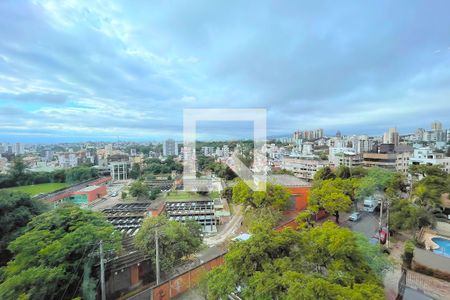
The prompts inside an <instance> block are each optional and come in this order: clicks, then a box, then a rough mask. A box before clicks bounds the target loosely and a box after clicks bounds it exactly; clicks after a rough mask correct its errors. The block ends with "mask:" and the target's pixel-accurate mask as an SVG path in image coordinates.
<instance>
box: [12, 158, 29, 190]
mask: <svg viewBox="0 0 450 300" xmlns="http://www.w3.org/2000/svg"><path fill="white" fill-rule="evenodd" d="M25 171H26V166H25V163H24V162H23V159H22V157H21V156H16V157H15V158H14V160H13V163H12V166H11V169H10V170H9V176H10V177H11V179H12V181H13V182H14V183H15V184H16V185H24V184H26V174H25Z"/></svg>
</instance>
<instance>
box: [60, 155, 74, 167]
mask: <svg viewBox="0 0 450 300" xmlns="http://www.w3.org/2000/svg"><path fill="white" fill-rule="evenodd" d="M58 164H59V166H60V167H62V168H73V167H76V166H78V157H77V155H76V154H75V153H71V152H63V153H58Z"/></svg>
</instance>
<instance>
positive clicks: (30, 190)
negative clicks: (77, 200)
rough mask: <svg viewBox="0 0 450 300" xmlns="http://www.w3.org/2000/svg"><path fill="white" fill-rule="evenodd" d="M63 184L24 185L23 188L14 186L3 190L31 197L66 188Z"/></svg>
mask: <svg viewBox="0 0 450 300" xmlns="http://www.w3.org/2000/svg"><path fill="white" fill-rule="evenodd" d="M66 186H67V184H65V183H42V184H34V185H24V186H16V187H12V188H7V189H4V190H9V191H18V192H24V193H27V194H30V195H31V196H36V195H37V194H40V193H50V192H53V191H56V190H59V189H62V188H64V187H66Z"/></svg>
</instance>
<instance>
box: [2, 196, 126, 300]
mask: <svg viewBox="0 0 450 300" xmlns="http://www.w3.org/2000/svg"><path fill="white" fill-rule="evenodd" d="M100 240H103V241H105V243H104V249H105V253H114V252H117V251H118V250H119V249H120V240H121V237H120V233H118V232H116V231H115V230H114V227H113V226H112V225H111V224H110V223H109V222H108V221H107V220H106V219H105V217H104V216H103V215H102V214H100V213H98V212H92V211H89V210H85V209H82V208H79V207H77V206H72V205H63V206H60V207H58V208H56V209H54V210H51V211H49V212H46V213H43V214H41V215H38V216H36V217H35V218H33V220H32V221H31V222H30V223H29V224H28V226H27V228H26V230H25V232H24V233H23V235H21V236H19V237H18V238H17V239H15V240H14V241H12V242H11V243H10V244H9V250H10V251H11V252H12V253H13V254H14V258H13V259H12V260H11V261H10V262H9V263H8V265H7V266H6V267H5V268H3V274H4V281H3V283H2V284H0V298H1V299H52V298H58V299H72V298H73V297H74V296H78V295H80V291H79V289H78V282H80V280H81V277H82V275H83V273H84V270H83V268H84V265H85V264H91V265H92V262H91V261H90V260H92V259H93V258H92V254H95V251H96V249H97V248H98V241H100ZM95 259H97V258H95ZM89 273H91V274H90V275H89V276H95V275H94V274H92V268H91V270H90V272H89Z"/></svg>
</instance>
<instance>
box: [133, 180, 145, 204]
mask: <svg viewBox="0 0 450 300" xmlns="http://www.w3.org/2000/svg"><path fill="white" fill-rule="evenodd" d="M129 192H130V195H131V196H132V197H136V198H138V199H139V200H142V199H146V198H148V197H149V192H150V188H149V187H148V186H147V185H146V184H145V183H144V182H143V181H142V180H137V181H135V182H133V184H132V185H131V187H130V190H129Z"/></svg>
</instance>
